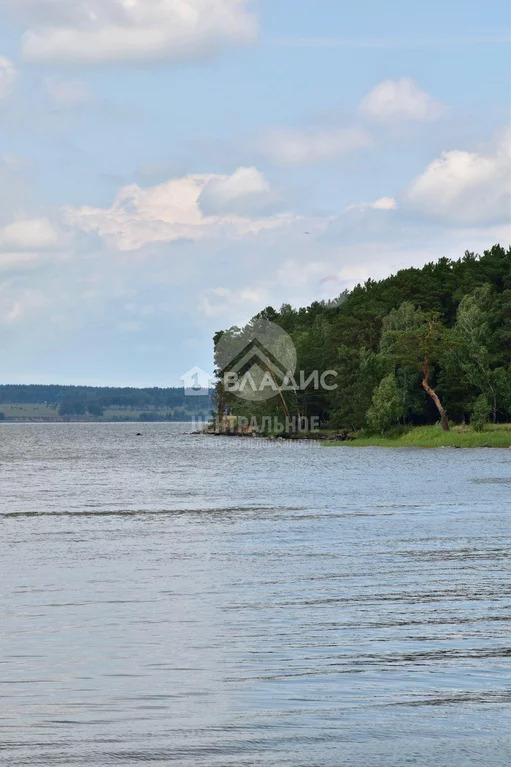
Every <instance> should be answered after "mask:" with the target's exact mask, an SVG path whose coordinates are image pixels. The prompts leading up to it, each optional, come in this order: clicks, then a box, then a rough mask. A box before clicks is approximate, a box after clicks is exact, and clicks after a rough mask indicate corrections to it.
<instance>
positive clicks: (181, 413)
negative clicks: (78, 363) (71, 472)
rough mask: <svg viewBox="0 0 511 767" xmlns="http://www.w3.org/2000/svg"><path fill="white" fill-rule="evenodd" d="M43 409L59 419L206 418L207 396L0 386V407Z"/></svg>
mask: <svg viewBox="0 0 511 767" xmlns="http://www.w3.org/2000/svg"><path fill="white" fill-rule="evenodd" d="M2 403H9V404H15V405H47V406H49V407H53V408H57V409H58V411H59V415H61V416H69V417H72V416H85V415H89V416H93V417H101V416H102V415H103V414H104V411H105V410H106V409H125V410H143V411H147V412H145V413H144V416H146V417H145V419H144V420H153V419H155V416H154V411H162V410H168V414H167V415H166V418H167V420H175V419H182V418H186V417H187V416H190V415H199V414H200V415H202V414H208V413H209V411H210V409H211V399H210V397H209V396H194V397H188V396H185V392H184V389H183V388H169V389H160V388H157V387H154V388H147V389H136V388H132V387H125V388H119V387H111V386H108V387H96V386H54V385H52V386H46V385H27V386H25V385H17V384H6V385H0V404H2Z"/></svg>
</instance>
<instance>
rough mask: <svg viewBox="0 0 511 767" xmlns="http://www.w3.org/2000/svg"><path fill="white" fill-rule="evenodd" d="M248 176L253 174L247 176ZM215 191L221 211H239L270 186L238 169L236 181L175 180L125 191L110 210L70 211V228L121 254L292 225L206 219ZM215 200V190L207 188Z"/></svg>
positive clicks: (235, 217)
mask: <svg viewBox="0 0 511 767" xmlns="http://www.w3.org/2000/svg"><path fill="white" fill-rule="evenodd" d="M247 171H249V172H248V173H247ZM209 185H212V189H213V192H214V190H215V188H217V189H219V190H220V193H221V194H220V206H219V207H224V208H225V207H228V208H230V209H231V210H235V209H236V208H237V207H238V202H239V203H240V205H242V204H244V203H246V201H247V195H248V197H250V195H251V194H253V193H254V191H256V192H258V193H261V192H263V193H264V194H266V193H267V192H269V185H268V186H267V185H266V182H265V180H264V177H263V176H262V175H261V174H259V173H258V171H256V169H255V168H253V169H246V168H245V169H238V170H237V171H236V172H235V173H234V174H233V175H232V176H225V175H215V174H196V175H189V176H184V177H183V178H178V179H171V180H170V181H166V182H165V183H163V184H159V185H157V186H153V187H149V188H148V189H143V188H142V187H140V186H138V184H131V185H129V186H126V187H123V188H122V189H121V190H120V191H119V193H118V194H117V196H116V198H115V200H114V204H113V205H112V207H111V208H89V207H82V208H70V207H69V208H66V209H64V218H65V221H66V223H68V224H70V225H72V226H75V227H77V228H78V229H81V230H83V231H85V232H97V233H98V234H99V235H100V236H101V237H103V238H105V239H106V240H108V241H109V242H111V243H113V244H114V245H115V246H116V247H117V248H118V249H119V250H137V249H138V248H140V247H142V246H143V245H146V244H148V243H156V242H172V241H174V240H180V239H189V240H201V239H204V238H211V237H215V236H226V237H240V236H244V235H249V234H256V233H257V232H260V231H261V230H263V229H268V228H276V227H280V226H281V225H283V224H285V223H288V222H289V221H290V220H292V216H289V215H274V216H266V217H254V218H252V217H250V216H249V215H247V214H245V215H239V214H237V213H224V214H223V215H206V214H204V213H203V211H202V210H201V207H200V199H201V195H202V193H203V192H204V190H205V189H207V188H208V187H209ZM209 189H210V192H209V194H210V195H211V194H212V192H211V187H209Z"/></svg>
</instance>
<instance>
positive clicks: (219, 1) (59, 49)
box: [0, 0, 257, 64]
mask: <svg viewBox="0 0 511 767" xmlns="http://www.w3.org/2000/svg"><path fill="white" fill-rule="evenodd" d="M248 6H249V2H248V0H150V1H149V0H66V2H62V0H0V7H4V8H7V9H8V10H9V11H11V12H12V13H13V14H15V15H17V16H20V17H21V19H22V20H23V21H24V22H25V23H26V24H27V25H28V29H27V30H26V32H25V33H24V34H23V37H22V51H23V56H24V58H25V59H26V60H28V61H36V62H73V63H84V64H88V63H108V62H122V61H144V60H158V59H180V58H190V57H195V56H201V55H204V54H209V53H212V52H215V51H216V50H218V49H219V48H221V47H222V46H223V45H224V44H227V43H246V42H248V41H251V40H253V39H254V38H255V36H256V32H257V22H256V19H255V17H254V15H253V14H252V13H251V12H250V11H249V8H248Z"/></svg>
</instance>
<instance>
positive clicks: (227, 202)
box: [199, 167, 275, 216]
mask: <svg viewBox="0 0 511 767" xmlns="http://www.w3.org/2000/svg"><path fill="white" fill-rule="evenodd" d="M274 201H275V195H274V193H273V191H272V189H271V186H270V183H269V182H268V180H267V179H266V178H265V177H264V176H263V174H262V173H261V172H260V171H258V170H257V168H253V167H252V168H238V170H237V171H235V173H233V174H232V176H216V177H215V178H212V179H211V180H210V181H208V183H207V184H206V185H205V187H204V189H203V190H202V192H201V194H200V197H199V206H200V208H201V210H202V211H203V213H205V214H209V215H221V214H225V213H235V214H237V215H241V216H244V215H248V216H251V215H254V214H257V213H261V212H264V211H265V210H266V209H267V208H268V206H269V205H271V204H272V203H273V202H274Z"/></svg>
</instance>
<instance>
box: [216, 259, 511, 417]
mask: <svg viewBox="0 0 511 767" xmlns="http://www.w3.org/2000/svg"><path fill="white" fill-rule="evenodd" d="M258 317H263V318H265V319H268V320H271V321H272V322H274V323H276V324H277V325H279V326H280V327H281V328H283V329H284V330H285V331H286V332H287V333H289V335H290V336H291V338H292V340H293V342H294V344H295V347H296V350H297V356H298V363H297V370H299V371H304V373H305V376H306V377H308V376H309V375H311V374H312V373H313V371H315V370H319V371H320V372H321V371H325V370H334V371H335V372H336V374H337V378H336V383H337V389H336V390H334V391H325V390H322V389H319V390H313V389H311V388H308V389H306V390H305V391H295V392H282V393H281V396H276V397H274V398H273V399H271V400H267V401H266V402H261V403H254V402H245V401H244V400H242V399H240V398H238V397H236V396H235V395H234V394H232V393H230V392H226V391H225V390H224V387H223V385H222V382H221V380H220V381H219V383H218V385H217V388H216V394H215V402H216V406H217V408H218V410H219V411H220V413H221V414H223V413H225V412H227V413H232V414H234V415H242V416H248V417H253V416H256V417H257V416H261V415H270V416H277V415H280V416H281V417H284V416H286V415H287V414H292V415H293V416H295V415H296V416H303V417H307V418H311V417H314V416H315V417H319V419H320V422H321V424H322V425H323V426H329V427H332V428H345V429H349V430H358V429H361V428H368V429H370V430H371V431H378V432H383V431H385V430H386V429H388V428H390V427H391V426H393V425H395V424H414V425H420V424H433V423H435V422H441V423H442V425H443V427H444V428H446V429H447V428H449V422H450V421H451V422H457V423H462V422H468V421H470V420H472V421H473V423H474V425H476V424H480V423H484V421H485V420H488V419H491V420H493V421H495V422H503V421H510V420H511V248H510V249H508V250H505V249H504V248H502V247H501V246H499V245H496V246H494V247H493V248H491V250H488V251H485V252H484V254H483V255H482V256H478V255H476V254H474V253H469V252H467V253H466V254H465V256H464V257H463V258H461V259H460V260H457V261H453V260H450V259H447V258H442V259H440V260H439V261H437V262H436V263H433V262H432V263H429V264H426V266H424V267H423V268H422V269H418V268H410V269H404V270H402V271H399V272H398V273H397V274H395V275H393V276H392V277H389V278H387V279H384V280H380V281H374V280H368V281H367V282H366V283H365V284H364V285H357V287H355V288H354V289H353V290H352V291H350V292H345V293H343V294H342V295H341V296H340V297H339V299H337V300H335V301H330V302H323V301H317V302H314V303H313V304H311V305H310V306H309V307H307V308H301V309H294V308H292V307H291V306H290V305H287V304H286V305H284V306H282V307H281V309H280V310H279V311H276V310H275V309H273V308H272V307H268V308H266V309H265V310H264V311H263V312H261V314H260V315H258ZM242 332H243V330H242V329H240V328H231V329H229V330H227V331H221V332H220V333H217V334H216V336H215V343H218V341H219V339H220V338H221V337H222V336H223V335H224V333H229V334H231V336H232V337H236V335H239V334H240V333H242Z"/></svg>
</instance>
